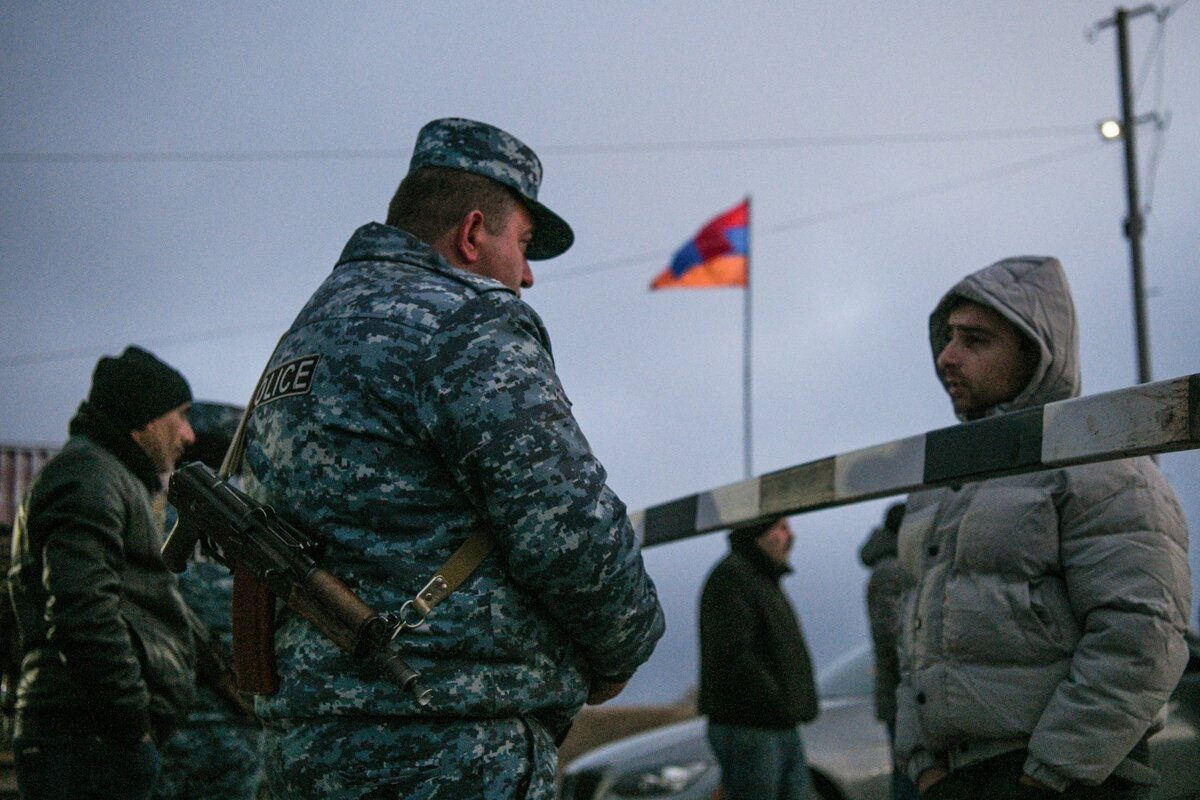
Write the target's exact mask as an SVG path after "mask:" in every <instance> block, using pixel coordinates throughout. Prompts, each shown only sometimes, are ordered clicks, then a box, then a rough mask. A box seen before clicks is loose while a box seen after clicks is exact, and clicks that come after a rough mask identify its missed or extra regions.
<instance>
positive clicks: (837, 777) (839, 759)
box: [559, 634, 1200, 800]
mask: <svg viewBox="0 0 1200 800" xmlns="http://www.w3.org/2000/svg"><path fill="white" fill-rule="evenodd" d="M1188 646H1189V648H1190V650H1191V655H1192V658H1191V661H1190V662H1189V663H1188V668H1187V671H1186V672H1185V673H1184V676H1183V679H1182V680H1181V681H1180V683H1179V686H1178V687H1177V688H1176V690H1175V692H1174V693H1173V694H1172V695H1171V700H1170V703H1169V704H1168V706H1167V724H1166V727H1165V728H1163V730H1161V731H1159V732H1158V733H1156V734H1155V735H1154V736H1153V737H1152V738H1151V739H1150V752H1151V758H1152V759H1153V762H1154V766H1155V767H1156V768H1157V769H1158V771H1159V772H1160V773H1161V775H1162V783H1161V784H1160V785H1159V786H1158V787H1157V789H1156V790H1155V791H1154V792H1153V793H1152V794H1151V795H1150V797H1151V799H1152V800H1200V637H1197V636H1195V635H1194V634H1193V635H1190V636H1189V639H1188ZM817 684H818V690H819V692H820V695H821V714H820V716H818V717H817V719H815V720H814V721H813V722H811V723H808V724H807V725H805V726H804V728H803V731H804V747H805V750H806V752H807V755H808V762H809V768H810V769H811V771H812V776H813V784H814V789H815V794H814V797H815V798H820V800H887V798H888V797H890V792H891V756H890V753H889V747H888V741H887V732H886V730H885V729H884V727H883V725H882V724H880V723H879V722H878V721H876V719H875V712H874V705H873V702H874V701H873V689H874V660H873V658H872V654H871V648H870V645H864V646H861V647H859V648H857V649H855V650H852V651H850V652H849V653H847V654H846V655H845V656H843V657H842V658H840V659H838V660H837V661H836V662H835V663H833V664H832V665H830V666H829V667H828V668H826V669H825V670H822V672H821V674H820V676H819V678H818V681H817ZM704 729H705V720H704V719H703V718H702V717H698V718H696V719H691V720H687V721H686V722H680V723H677V724H674V725H670V726H667V727H664V728H659V729H657V730H653V731H649V732H647V733H643V734H639V735H638V736H631V737H629V738H627V739H622V740H620V741H617V742H613V743H611V744H608V745H605V746H604V747H600V748H597V749H596V750H593V751H591V752H590V753H587V754H585V755H583V756H581V757H579V758H578V759H576V760H575V761H573V762H571V764H570V765H569V766H568V767H567V769H566V771H565V772H564V775H563V781H562V786H561V788H560V793H559V798H560V800H634V799H635V798H637V799H639V800H640V799H642V798H647V799H648V798H658V799H659V800H712V798H714V797H717V796H719V795H718V794H717V790H718V788H719V786H720V780H721V776H720V769H719V768H718V767H717V763H716V759H715V758H714V757H713V754H712V751H711V750H710V749H709V747H708V741H707V740H706V738H705V735H704Z"/></svg>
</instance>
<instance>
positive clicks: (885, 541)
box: [858, 525, 897, 567]
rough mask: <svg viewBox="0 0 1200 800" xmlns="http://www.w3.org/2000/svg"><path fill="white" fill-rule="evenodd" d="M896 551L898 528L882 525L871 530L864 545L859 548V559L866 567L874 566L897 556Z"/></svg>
mask: <svg viewBox="0 0 1200 800" xmlns="http://www.w3.org/2000/svg"><path fill="white" fill-rule="evenodd" d="M896 551H897V546H896V530H895V529H894V528H888V527H886V526H884V525H880V526H878V527H876V528H874V529H873V530H872V531H871V534H870V535H869V536H868V537H867V540H866V541H865V542H863V544H862V547H860V548H858V560H859V561H861V562H862V564H863V566H864V567H873V566H875V565H876V564H878V563H879V562H880V561H883V560H884V559H886V558H895V557H896Z"/></svg>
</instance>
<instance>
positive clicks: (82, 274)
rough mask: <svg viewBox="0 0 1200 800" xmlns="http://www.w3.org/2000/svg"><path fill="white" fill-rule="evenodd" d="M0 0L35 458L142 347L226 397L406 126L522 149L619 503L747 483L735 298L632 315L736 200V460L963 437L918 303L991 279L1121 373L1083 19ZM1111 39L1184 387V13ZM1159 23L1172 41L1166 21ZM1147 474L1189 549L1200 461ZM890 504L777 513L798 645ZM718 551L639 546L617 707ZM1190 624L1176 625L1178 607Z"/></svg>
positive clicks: (1190, 78)
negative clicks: (93, 375) (643, 613)
mask: <svg viewBox="0 0 1200 800" xmlns="http://www.w3.org/2000/svg"><path fill="white" fill-rule="evenodd" d="M738 5H739V6H740V7H739V8H737V9H736V10H734V9H733V7H732V6H733V4H711V3H696V2H687V3H684V2H661V3H641V2H639V3H632V2H606V3H604V4H599V3H595V4H590V5H584V4H581V3H553V4H552V3H507V4H501V3H483V2H479V3H463V2H449V3H391V2H389V3H304V2H288V3H273V4H266V3H258V4H244V3H223V2H212V3H204V4H199V5H197V4H181V3H100V2H80V3H55V2H36V3H35V2H12V1H11V0H10V1H9V2H4V3H3V4H0V176H2V180H3V186H4V188H5V191H4V197H3V200H2V201H0V203H2V205H0V264H2V268H0V386H2V387H3V391H0V440H2V441H14V440H15V441H44V442H58V441H61V440H62V439H63V438H64V437H65V433H66V422H67V420H68V418H69V417H70V415H71V414H72V412H73V410H74V409H75V407H76V405H77V404H78V402H79V400H80V399H81V398H82V396H83V395H84V394H86V391H87V386H88V382H89V377H90V372H91V369H92V367H93V366H94V364H95V360H96V358H97V357H98V356H99V355H101V354H103V353H115V352H118V351H119V350H120V348H122V347H123V346H124V345H126V344H128V343H130V342H136V343H139V344H142V345H143V346H146V347H148V348H150V349H151V350H153V351H155V352H156V353H158V354H159V355H160V356H161V357H163V358H164V359H165V360H167V361H169V362H170V363H172V364H174V365H176V366H177V367H179V368H180V369H181V370H182V371H183V372H184V373H185V374H186V375H187V377H188V379H189V380H190V381H191V384H192V387H193V390H194V391H195V394H196V395H197V397H199V398H203V399H211V400H220V401H227V402H236V403H244V402H245V400H246V398H247V397H248V396H249V394H250V391H251V388H252V385H253V383H254V381H255V379H256V378H257V376H258V374H259V372H260V370H261V369H262V366H263V363H264V360H265V359H266V357H267V356H268V354H269V353H270V351H271V348H272V347H273V345H274V343H275V341H276V339H277V338H278V337H279V335H280V334H281V333H282V332H283V330H284V329H285V328H286V326H287V324H288V323H289V322H290V320H291V318H292V317H293V316H294V315H295V314H296V312H297V311H298V310H299V308H300V306H301V305H302V304H303V302H304V301H305V299H306V298H307V297H308V296H309V294H311V292H312V291H313V290H314V289H315V288H316V286H317V285H318V284H319V283H320V282H321V281H322V280H323V279H324V277H325V276H326V275H327V274H328V273H329V271H330V269H331V268H332V266H333V263H334V261H335V260H336V258H337V256H338V254H339V252H340V251H341V248H342V246H343V244H344V243H345V240H346V239H347V238H348V237H349V235H350V234H351V233H352V232H353V231H354V229H355V228H356V227H358V226H359V225H361V224H363V223H365V222H368V221H372V220H382V219H383V217H384V215H385V213H386V206H387V202H388V199H389V198H390V196H391V193H392V192H393V190H394V189H395V185H396V184H397V183H398V181H399V179H400V178H401V177H402V175H403V173H404V171H405V169H406V168H407V162H408V156H409V154H410V152H411V147H412V143H413V140H414V137H415V135H416V133H417V131H418V129H419V128H420V127H421V125H423V124H424V123H425V122H427V121H428V120H430V119H433V118H436V117H441V116H465V117H471V118H476V119H482V120H486V121H488V122H491V123H493V124H496V125H499V126H501V127H503V128H505V129H507V130H509V131H511V132H512V133H513V134H515V135H517V136H518V137H520V138H522V139H523V140H524V141H526V142H527V143H528V144H530V145H531V146H533V147H534V148H535V149H536V150H537V151H538V152H539V154H540V155H541V156H542V160H543V162H544V164H545V169H546V177H545V180H544V183H543V192H542V199H543V200H544V201H545V202H546V203H547V205H549V206H550V207H551V208H553V209H555V210H556V211H557V212H558V213H559V214H561V215H562V216H563V217H565V218H566V219H567V220H568V221H569V222H570V223H571V224H572V225H573V226H574V228H575V232H576V235H577V242H576V245H575V246H574V248H572V249H571V250H570V251H569V252H568V253H567V254H566V255H564V256H562V257H560V258H558V259H556V260H554V261H551V262H543V263H540V264H538V263H535V264H534V274H535V278H536V284H535V286H534V288H533V289H532V290H529V291H528V292H526V293H525V295H524V297H525V299H526V300H527V302H529V303H530V304H531V305H532V306H533V307H534V308H535V309H536V310H537V311H538V312H539V313H540V314H541V315H542V317H543V318H544V319H545V321H546V324H547V326H548V327H549V330H550V333H551V337H552V339H553V343H554V352H555V356H556V359H557V363H558V368H559V372H560V374H561V376H562V379H563V382H564V385H565V387H566V390H567V393H568V394H569V396H570V397H571V400H572V401H573V403H574V409H575V412H576V414H577V416H578V418H579V420H580V422H581V424H582V426H583V428H584V430H585V432H586V433H587V434H588V437H589V439H590V441H591V443H592V445H593V447H594V449H595V450H596V452H597V454H598V455H599V457H600V458H601V460H602V461H603V462H604V463H605V465H606V466H607V468H608V470H609V474H610V483H611V484H612V486H613V487H614V488H615V489H616V491H617V492H618V493H619V494H620V495H621V496H622V497H623V499H624V500H625V501H626V502H627V503H628V505H629V506H630V507H631V508H635V509H636V508H642V507H645V506H648V505H653V504H656V503H660V502H663V501H666V500H670V499H673V498H675V497H678V496H681V495H686V494H690V493H693V492H696V491H699V490H702V489H707V488H711V487H714V486H719V485H723V484H726V483H730V482H733V481H736V480H739V479H741V478H742V473H743V467H742V463H743V455H742V454H743V450H742V328H743V302H742V295H741V293H740V291H739V290H733V289H720V290H703V291H674V292H656V293H650V292H649V291H648V290H647V285H648V283H649V281H650V280H651V279H652V277H653V276H654V275H655V274H657V272H658V271H659V270H660V269H661V268H662V266H663V264H664V263H665V262H666V260H667V259H668V258H669V257H670V255H671V253H672V252H673V251H674V250H675V249H676V248H677V247H679V246H680V245H681V244H683V242H684V241H685V240H686V239H688V238H689V237H690V236H691V235H692V234H693V233H694V232H695V230H696V229H697V228H698V227H699V226H700V225H701V224H702V223H703V222H705V221H706V220H707V219H708V218H710V217H711V216H713V215H715V214H716V213H718V212H720V211H722V210H724V209H726V208H728V207H730V206H732V205H734V204H735V203H736V202H738V201H739V200H740V199H741V198H742V197H744V196H747V195H749V196H751V197H752V204H753V205H752V219H751V227H752V231H751V249H752V258H753V265H752V274H753V278H752V282H753V287H752V292H753V295H752V298H753V341H754V349H753V358H752V370H753V382H752V388H753V406H752V408H753V420H754V431H755V435H754V442H753V453H754V465H753V466H754V471H755V472H756V473H761V472H764V471H767V470H772V469H778V468H781V467H786V466H790V465H793V464H798V463H803V462H807V461H812V460H815V459H817V458H821V457H824V456H828V455H833V454H835V453H840V452H844V451H847V450H852V449H856V448H860V447H865V446H868V445H872V444H877V443H880V442H883V441H888V440H891V439H896V438H900V437H902V436H908V435H911V434H914V433H919V432H922V431H925V430H930V429H933V428H939V427H944V426H946V425H950V424H953V423H954V422H955V420H954V417H953V414H952V412H951V410H950V405H949V403H948V401H947V400H946V398H945V396H944V395H943V393H942V391H941V389H940V387H939V385H938V383H937V381H936V379H935V376H934V372H933V368H932V360H931V354H930V352H929V345H928V340H927V335H926V321H927V317H928V314H929V311H930V310H931V309H932V307H933V305H934V304H935V303H936V302H937V300H938V298H939V297H940V296H941V294H942V293H943V292H944V291H945V290H946V289H947V288H949V286H950V285H951V284H952V283H954V282H955V281H956V280H957V279H958V278H959V277H961V276H962V275H964V274H966V273H967V272H970V271H973V270H975V269H978V268H980V267H983V266H985V265H987V264H989V263H991V262H993V261H995V260H998V259H1000V258H1003V257H1006V256H1011V255H1021V254H1040V255H1055V256H1058V257H1059V258H1060V259H1061V260H1062V262H1063V264H1064V265H1065V267H1066V270H1067V273H1068V276H1069V278H1070V280H1071V283H1072V287H1073V290H1074V294H1075V301H1076V305H1077V307H1078V311H1079V319H1080V328H1081V339H1082V364H1083V377H1084V391H1085V393H1089V394H1090V393H1095V392H1101V391H1107V390H1112V389H1117V388H1121V387H1125V386H1129V385H1131V384H1132V383H1133V382H1134V381H1135V376H1136V369H1135V355H1134V345H1133V323H1132V317H1131V299H1130V279H1129V254H1128V247H1127V242H1126V240H1125V239H1124V238H1123V236H1122V232H1121V230H1122V229H1121V225H1122V220H1123V218H1124V216H1125V194H1124V174H1123V167H1122V164H1123V162H1122V152H1121V147H1120V146H1119V145H1114V144H1105V143H1103V142H1101V141H1100V139H1099V138H1098V136H1097V135H1096V132H1095V123H1096V122H1097V121H1098V120H1100V119H1102V118H1104V117H1107V116H1112V115H1115V114H1117V113H1119V110H1120V108H1119V94H1118V86H1117V71H1116V46H1115V34H1114V31H1113V29H1111V28H1110V29H1107V30H1103V31H1101V32H1099V34H1098V35H1097V36H1096V39H1095V41H1094V42H1092V43H1089V42H1088V41H1087V39H1086V38H1085V30H1086V29H1087V28H1089V26H1092V25H1093V24H1094V23H1096V22H1098V21H1100V20H1102V19H1105V18H1108V17H1111V16H1112V14H1113V11H1114V6H1113V5H1111V4H1109V3H1104V2H1084V1H1083V0H1068V1H1067V2H1046V1H1045V0H1022V1H1019V2H1005V3H946V2H937V3H934V2H891V3H871V2H861V1H860V2H841V3H795V2H779V3H742V4H738ZM1171 7H1172V8H1177V9H1178V10H1177V12H1176V13H1174V14H1173V15H1171V16H1170V17H1169V18H1168V19H1167V20H1166V22H1165V24H1164V25H1163V26H1162V27H1161V28H1160V25H1159V23H1158V21H1157V20H1156V19H1155V17H1153V16H1150V15H1147V16H1143V17H1141V18H1138V19H1136V20H1134V21H1133V22H1132V23H1131V26H1130V27H1131V33H1132V37H1133V38H1132V45H1133V46H1132V50H1131V62H1132V64H1133V66H1134V70H1135V72H1136V73H1137V75H1136V77H1137V82H1138V87H1139V94H1138V111H1139V112H1140V113H1148V112H1151V111H1157V112H1159V113H1160V114H1164V113H1166V112H1168V111H1169V112H1170V115H1171V116H1170V126H1169V128H1168V129H1167V130H1166V131H1165V132H1162V133H1161V135H1159V134H1158V133H1157V132H1156V130H1155V128H1154V127H1153V125H1150V124H1146V125H1143V126H1141V127H1140V128H1139V137H1140V140H1139V144H1140V148H1139V149H1140V153H1139V156H1140V167H1141V174H1142V193H1143V199H1144V200H1145V201H1146V202H1147V203H1149V204H1150V205H1151V214H1150V216H1149V219H1148V229H1147V234H1146V239H1145V251H1146V264H1147V285H1148V287H1149V288H1150V293H1151V299H1150V300H1149V311H1150V332H1151V341H1152V354H1153V369H1154V376H1155V377H1156V378H1159V379H1163V378H1170V377H1177V376H1180V375H1185V374H1190V373H1194V372H1200V336H1198V334H1197V327H1196V308H1197V305H1196V301H1197V298H1198V297H1200V270H1198V269H1197V253H1200V224H1198V223H1200V218H1198V213H1197V212H1198V209H1200V202H1198V201H1200V145H1198V143H1200V88H1198V86H1200V46H1197V44H1198V43H1200V4H1196V3H1191V4H1187V3H1184V4H1183V5H1180V4H1179V3H1178V2H1175V3H1172V4H1171ZM1160 32H1161V33H1163V36H1162V38H1161V40H1160V39H1159V34H1160ZM1161 463H1162V466H1163V468H1164V470H1165V471H1166V472H1167V474H1168V476H1169V477H1170V479H1171V480H1172V482H1173V483H1174V485H1175V486H1176V489H1177V491H1178V493H1179V494H1180V497H1181V499H1182V500H1183V502H1184V505H1185V509H1186V511H1187V513H1188V516H1189V518H1190V520H1191V522H1192V526H1193V534H1192V545H1193V548H1192V549H1193V555H1192V563H1193V569H1195V568H1196V566H1197V565H1198V558H1197V551H1198V550H1200V546H1198V544H1200V542H1198V538H1200V537H1198V535H1197V534H1196V533H1195V529H1196V528H1197V526H1200V454H1197V453H1196V452H1194V451H1193V452H1189V453H1184V454H1176V455H1171V456H1166V457H1164V458H1163V459H1162V460H1161ZM885 506H886V501H882V500H881V501H876V502H872V503H865V504H860V505H857V506H852V507H848V508H843V509H837V510H830V511H824V512H817V513H813V514H808V515H804V516H800V517H796V518H794V519H793V527H794V528H795V529H796V531H797V533H798V541H797V544H796V549H795V551H794V558H793V560H794V562H795V564H796V566H797V572H796V574H795V575H794V576H793V577H791V578H789V579H788V584H787V585H788V588H789V591H790V592H791V596H792V598H793V600H794V602H795V604H796V606H797V608H798V610H799V612H800V615H801V617H802V619H803V622H804V625H805V630H806V633H807V635H808V638H809V642H810V646H811V649H812V651H813V654H814V657H815V658H816V660H817V662H818V663H819V664H824V663H828V662H829V661H830V660H832V659H833V658H835V657H836V656H837V655H838V654H839V653H841V652H843V651H844V650H846V649H847V648H849V647H853V646H854V645H855V644H857V643H859V642H861V641H865V639H866V625H865V614H864V612H863V608H862V598H863V583H864V580H865V574H866V573H865V571H864V570H863V569H862V568H861V567H860V565H859V564H858V563H857V559H856V551H857V548H858V546H859V544H860V543H861V542H862V540H863V538H864V536H865V535H866V533H867V532H868V530H869V529H870V527H871V526H872V525H874V524H876V523H877V522H878V520H879V518H880V516H881V514H882V511H883V509H884V507H885ZM723 549H724V537H723V535H721V534H711V535H708V536H705V537H701V538H699V539H694V540H691V541H687V542H682V543H678V544H673V545H668V546H665V547H662V548H659V549H652V550H650V551H647V553H646V560H647V564H648V568H649V570H650V572H651V574H652V575H653V577H654V578H655V580H656V581H657V583H658V585H659V588H660V591H661V593H662V595H663V599H664V603H665V606H666V610H667V614H668V628H669V632H668V635H667V638H666V639H664V641H663V643H662V644H661V645H660V647H659V651H658V652H657V653H656V655H655V657H654V659H653V660H652V661H651V663H650V664H649V665H648V666H647V667H646V668H645V669H644V670H643V671H642V673H640V674H639V675H638V676H637V677H636V678H635V680H634V683H633V684H632V685H631V687H630V689H629V690H628V691H627V693H626V694H625V695H624V696H623V698H622V699H623V700H625V701H627V702H642V701H657V700H664V701H666V700H673V699H675V698H676V697H678V696H679V695H680V694H682V692H683V691H684V690H685V689H686V688H687V687H688V686H689V685H690V684H691V683H692V682H693V680H694V675H695V669H696V644H695V633H694V631H695V606H696V596H697V593H698V591H699V587H700V585H701V582H702V580H703V578H704V575H705V573H706V572H707V570H708V569H709V567H710V566H711V564H712V563H713V562H714V561H715V560H716V559H717V558H718V557H719V555H720V553H721V552H722V551H723ZM1194 616H1195V612H1194V611H1193V623H1194Z"/></svg>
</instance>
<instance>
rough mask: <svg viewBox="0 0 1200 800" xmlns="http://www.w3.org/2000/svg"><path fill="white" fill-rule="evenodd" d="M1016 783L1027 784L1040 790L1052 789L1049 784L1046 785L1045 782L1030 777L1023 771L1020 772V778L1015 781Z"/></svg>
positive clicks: (1048, 790)
mask: <svg viewBox="0 0 1200 800" xmlns="http://www.w3.org/2000/svg"><path fill="white" fill-rule="evenodd" d="M1017 783H1019V784H1021V785H1022V786H1028V787H1030V788H1033V789H1041V790H1043V791H1047V792H1052V791H1054V790H1053V789H1051V788H1050V787H1049V786H1047V785H1046V784H1044V783H1042V782H1041V781H1039V780H1038V779H1037V778H1033V777H1030V776H1029V775H1027V774H1025V773H1021V779H1020V780H1019V781H1017Z"/></svg>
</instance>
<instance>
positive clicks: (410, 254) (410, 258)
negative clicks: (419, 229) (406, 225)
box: [335, 222, 516, 294]
mask: <svg viewBox="0 0 1200 800" xmlns="http://www.w3.org/2000/svg"><path fill="white" fill-rule="evenodd" d="M362 261H375V262H378V261H394V262H397V263H404V264H409V265H411V266H415V267H420V268H421V269H426V270H429V271H430V272H436V273H438V274H439V275H444V276H445V277H447V278H449V279H450V280H453V281H456V282H458V283H461V284H464V285H467V286H471V287H473V288H475V289H477V290H479V291H488V290H491V291H495V290H496V289H501V290H503V291H506V292H509V293H510V294H516V292H514V291H513V290H512V289H510V288H509V287H507V286H505V285H504V284H502V283H501V282H500V281H497V280H493V279H492V278H485V277H484V276H482V275H476V274H475V273H473V272H467V271H466V270H462V269H458V268H457V267H455V266H453V265H451V264H450V262H448V261H446V259H444V258H442V257H441V255H439V254H438V252H437V251H436V250H434V249H433V248H432V247H431V246H430V245H429V244H428V243H427V242H424V241H422V240H421V239H418V238H417V237H415V236H413V235H412V234H411V233H409V232H408V231H406V230H403V229H401V228H394V227H392V226H391V225H384V224H382V223H379V222H368V223H367V224H366V225H363V226H362V227H361V228H359V229H358V230H356V231H355V232H354V235H353V236H351V237H350V241H348V242H346V246H345V248H343V249H342V256H341V258H339V259H338V263H337V267H335V269H337V268H340V267H342V266H343V265H345V264H349V263H352V262H362Z"/></svg>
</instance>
